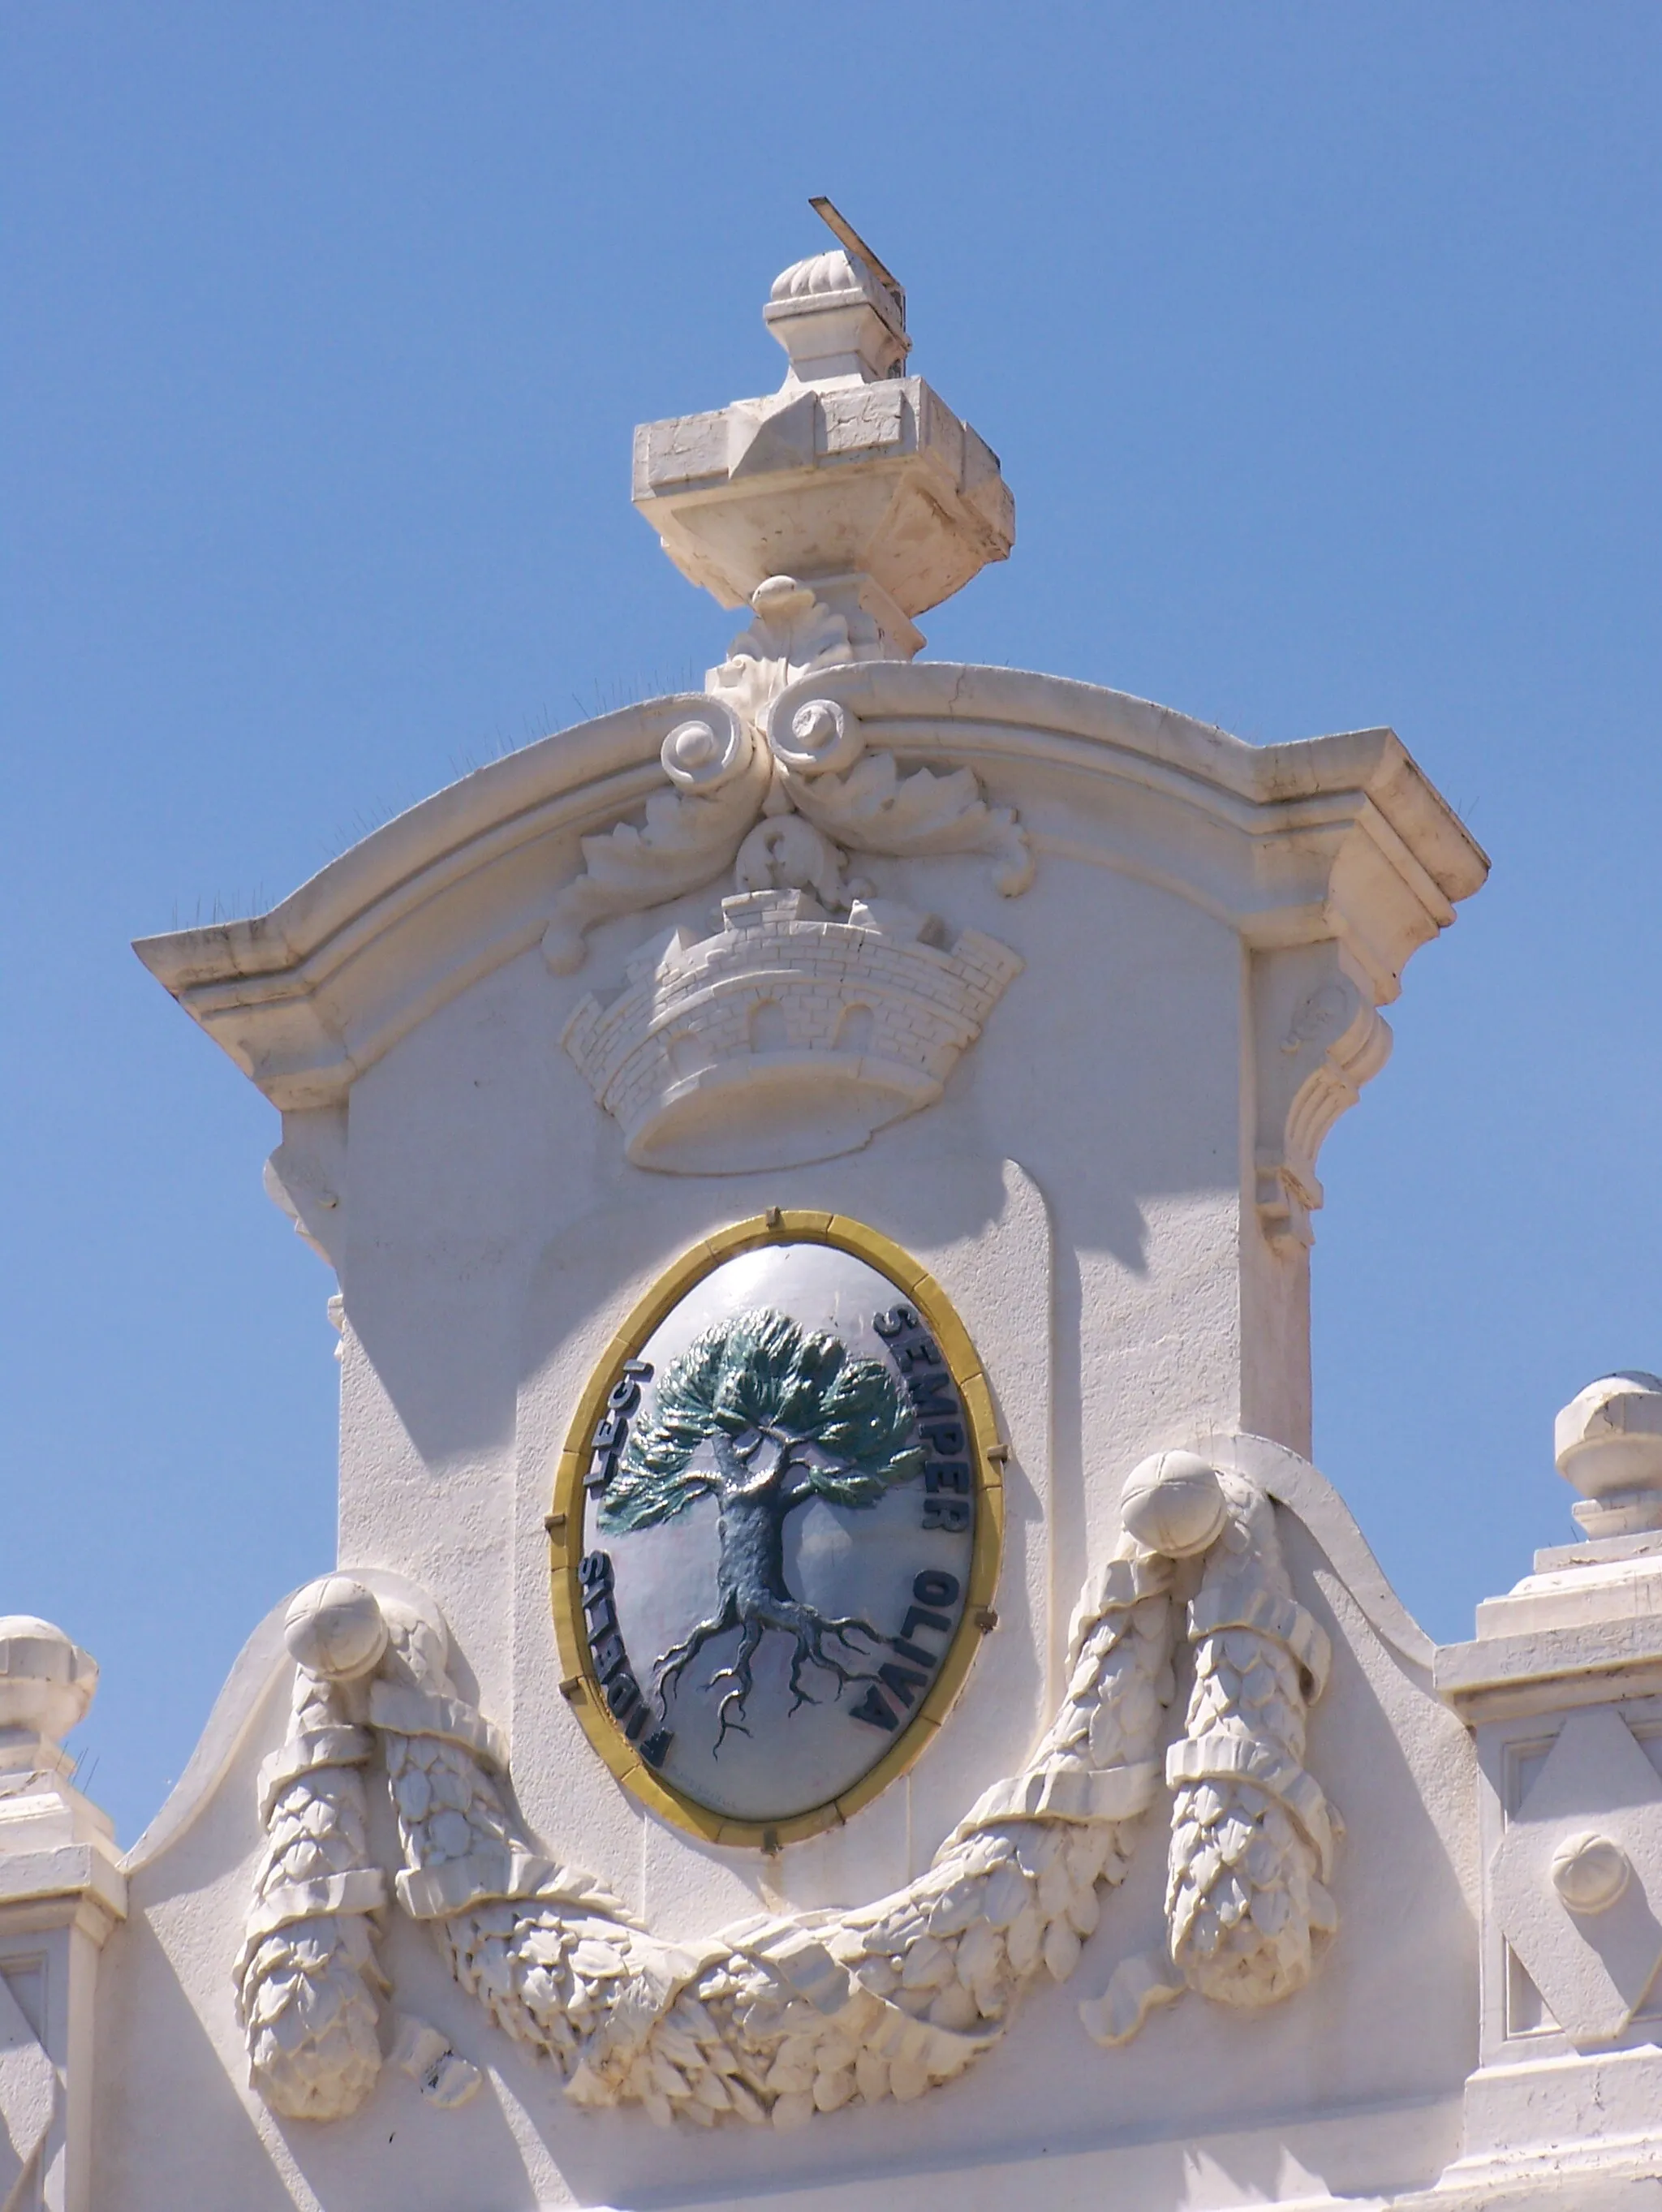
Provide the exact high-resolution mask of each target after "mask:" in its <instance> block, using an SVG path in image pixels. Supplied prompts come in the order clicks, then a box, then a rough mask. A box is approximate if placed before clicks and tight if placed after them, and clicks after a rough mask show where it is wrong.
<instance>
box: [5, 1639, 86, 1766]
mask: <svg viewBox="0 0 1662 2212" xmlns="http://www.w3.org/2000/svg"><path fill="white" fill-rule="evenodd" d="M97 1687H98V1662H97V1661H96V1660H95V1659H94V1657H93V1656H92V1655H91V1654H90V1653H89V1652H86V1651H83V1650H82V1649H81V1647H80V1645H79V1644H74V1643H71V1642H70V1638H68V1637H67V1636H65V1635H64V1632H63V1630H62V1629H61V1628H54V1627H53V1626H52V1622H51V1621H49V1620H37V1619H36V1618H35V1617H34V1615H33V1613H6V1614H4V1615H0V1751H3V1749H4V1748H5V1739H6V1738H7V1737H8V1736H13V1735H27V1736H29V1737H30V1738H32V1739H35V1740H39V1741H45V1742H46V1743H48V1744H52V1745H56V1744H58V1743H59V1742H61V1741H62V1740H63V1739H64V1736H66V1735H68V1734H69V1732H70V1729H72V1728H74V1727H75V1726H76V1723H78V1722H80V1721H82V1720H84V1719H85V1718H86V1715H87V1708H88V1706H89V1705H91V1703H92V1701H93V1692H94V1690H95V1689H96V1688H97Z"/></svg>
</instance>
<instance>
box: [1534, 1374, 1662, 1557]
mask: <svg viewBox="0 0 1662 2212" xmlns="http://www.w3.org/2000/svg"><path fill="white" fill-rule="evenodd" d="M1552 1443H1553V1456H1554V1458H1555V1462H1556V1463H1557V1468H1558V1472H1559V1473H1560V1474H1562V1476H1563V1478H1564V1480H1565V1481H1566V1482H1568V1483H1573V1484H1574V1486H1575V1488H1576V1489H1577V1490H1579V1491H1580V1492H1581V1499H1580V1504H1577V1505H1575V1506H1574V1508H1572V1510H1573V1511H1574V1516H1575V1518H1576V1520H1577V1522H1579V1523H1580V1526H1581V1528H1582V1529H1583V1530H1584V1531H1585V1532H1586V1534H1587V1535H1589V1536H1592V1537H1594V1538H1597V1537H1600V1536H1628V1535H1640V1534H1645V1533H1646V1532H1647V1531H1648V1530H1651V1529H1653V1528H1662V1377H1659V1376H1655V1375H1651V1374H1647V1373H1646V1372H1644V1371H1643V1370H1641V1369H1637V1368H1633V1369H1627V1370H1623V1371H1622V1372H1620V1373H1617V1374H1614V1375H1601V1376H1599V1378H1598V1381H1597V1382H1596V1383H1588V1385H1587V1387H1586V1389H1585V1390H1580V1391H1578V1392H1577V1393H1576V1395H1575V1396H1574V1398H1572V1399H1571V1400H1570V1401H1569V1403H1568V1406H1566V1407H1564V1409H1563V1411H1562V1413H1560V1414H1559V1415H1558V1418H1557V1419H1556V1420H1555V1422H1554V1424H1553V1436H1552Z"/></svg>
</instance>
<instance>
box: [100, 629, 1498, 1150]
mask: <svg viewBox="0 0 1662 2212" xmlns="http://www.w3.org/2000/svg"><path fill="white" fill-rule="evenodd" d="M813 696H827V697H831V698H834V699H836V700H837V701H838V702H841V703H843V705H845V706H847V707H849V708H852V709H853V710H854V711H855V713H856V714H858V715H859V716H860V718H861V720H862V722H869V723H870V725H871V730H870V737H871V739H872V741H873V742H874V744H880V745H882V746H885V747H886V748H887V749H888V750H892V751H893V752H894V753H896V754H897V755H898V756H899V757H903V758H910V759H913V760H924V761H928V760H929V759H931V758H934V759H942V760H947V761H951V762H953V763H959V762H962V763H972V764H974V765H976V766H977V768H978V769H982V770H983V772H984V773H986V774H988V775H989V776H990V778H991V780H992V783H993V785H994V786H996V785H997V783H998V781H1000V778H1001V775H1002V776H1003V777H1004V778H1005V779H1007V780H1008V778H1010V777H1021V776H1023V775H1026V776H1027V777H1031V776H1032V775H1034V774H1035V773H1036V772H1037V771H1039V770H1040V769H1044V770H1047V771H1049V772H1050V773H1051V774H1053V775H1060V777H1061V778H1062V781H1064V782H1068V783H1074V782H1075V781H1076V780H1077V779H1080V778H1084V779H1085V780H1086V781H1087V783H1088V784H1100V783H1101V782H1102V781H1104V780H1105V781H1107V782H1109V783H1110V784H1112V785H1115V786H1117V787H1119V789H1120V790H1121V791H1122V792H1125V793H1130V792H1132V791H1134V790H1140V791H1141V792H1142V793H1146V794H1149V795H1151V796H1152V798H1153V799H1154V803H1155V804H1156V805H1159V806H1162V807H1163V808H1164V809H1165V811H1166V814H1174V815H1182V816H1184V818H1187V817H1190V816H1192V817H1195V818H1196V819H1198V820H1201V821H1202V822H1203V823H1205V824H1207V825H1208V826H1210V827H1211V828H1213V829H1217V830H1221V831H1224V832H1226V833H1227V832H1233V833H1235V835H1234V836H1233V838H1232V839H1227V842H1229V843H1231V845H1232V846H1234V847H1239V848H1240V857H1239V860H1238V861H1237V862H1236V863H1234V864H1233V865H1232V868H1231V870H1230V872H1229V876H1230V880H1229V882H1228V883H1227V884H1226V885H1225V886H1224V889H1223V890H1222V891H1221V892H1220V893H1218V894H1217V895H1216V896H1213V895H1212V894H1211V893H1210V892H1208V890H1207V889H1206V888H1204V887H1201V886H1196V885H1195V884H1191V883H1189V882H1187V881H1185V880H1184V862H1183V860H1182V857H1181V855H1180V854H1179V855H1178V857H1176V858H1174V859H1173V860H1172V862H1171V867H1172V870H1173V871H1174V875H1173V883H1174V887H1175V888H1177V889H1178V890H1183V891H1184V893H1185V895H1188V896H1196V897H1197V898H1199V900H1200V902H1202V904H1207V903H1210V904H1212V905H1214V906H1215V907H1217V908H1219V910H1220V911H1223V912H1227V914H1228V915H1229V918H1230V919H1231V920H1232V921H1234V922H1235V925H1236V926H1237V927H1240V928H1241V929H1242V932H1243V934H1244V935H1245V937H1246V939H1247V941H1248V942H1249V943H1257V944H1263V945H1274V944H1276V943H1285V942H1300V941H1310V940H1311V939H1313V938H1316V937H1320V936H1332V935H1335V934H1337V933H1341V931H1346V932H1348V933H1349V934H1350V935H1351V936H1352V937H1353V938H1354V939H1355V949H1356V951H1357V957H1358V958H1359V960H1360V961H1361V964H1362V965H1363V966H1365V967H1366V968H1367V969H1368V970H1369V972H1370V975H1371V977H1372V979H1373V986H1374V995H1375V999H1376V1002H1378V1001H1379V1000H1385V999H1387V998H1389V997H1392V996H1394V995H1395V988H1396V975H1397V971H1398V970H1399V969H1400V967H1401V964H1402V961H1403V959H1404V958H1405V957H1407V953H1408V952H1409V951H1411V950H1412V949H1413V945H1415V944H1416V943H1421V942H1423V941H1424V939H1426V938H1427V937H1429V936H1432V935H1434V934H1435V933H1436V931H1437V930H1438V929H1439V928H1441V927H1446V925H1447V923H1448V922H1449V921H1451V920H1452V916H1453V908H1452V902H1453V901H1455V900H1457V899H1460V898H1464V897H1466V896H1469V895H1470V892H1472V891H1474V890H1476V889H1477V887H1478V885H1479V884H1481V883H1482V880H1483V878H1484V876H1485V874H1486V873H1487V871H1488V862H1487V860H1486V859H1485V858H1484V856H1483V854H1482V852H1481V850H1480V849H1479V848H1478V847H1477V846H1476V844H1475V842H1473V841H1472V839H1471V838H1470V836H1468V835H1467V833H1466V832H1465V830H1464V829H1463V828H1462V827H1461V825H1460V824H1459V823H1458V820H1457V819H1456V817H1455V816H1454V815H1453V813H1452V811H1451V810H1450V809H1449V808H1448V806H1447V805H1446V804H1445V802H1444V801H1443V800H1442V799H1440V796H1439V795H1438V793H1436V791H1435V790H1434V788H1433V787H1432V786H1431V785H1430V784H1429V783H1428V781H1427V780H1426V778H1425V777H1424V775H1422V773H1421V771H1420V769H1418V768H1417V767H1416V766H1415V763H1414V762H1413V760H1412V759H1411V758H1410V757H1409V754H1408V752H1407V751H1406V750H1405V749H1404V748H1403V745H1402V744H1401V743H1400V741H1399V740H1398V739H1397V738H1396V737H1395V736H1394V735H1393V734H1392V733H1391V732H1390V731H1388V730H1369V731H1361V732H1351V733H1348V734H1344V735H1340V736H1335V737H1324V738H1306V739H1302V740H1300V741H1298V742H1296V743H1293V744H1278V745H1268V746H1262V747H1261V746H1255V745H1251V744H1246V743H1245V741H1244V740H1242V739H1240V738H1233V737H1231V736H1229V735H1228V734H1227V732H1224V731H1222V730H1219V729H1215V728H1211V727H1209V726H1207V725H1204V724H1202V723H1199V722H1196V721H1192V720H1190V719H1189V718H1188V717H1187V716H1185V715H1182V714H1174V713H1172V712H1171V711H1170V710H1169V709H1167V708H1160V707H1156V706H1152V705H1150V704H1149V703H1148V702H1146V701H1143V700H1138V699H1132V698H1129V697H1126V696H1123V695H1122V694H1120V693H1117V692H1113V691H1107V690H1101V689H1099V688H1098V687H1097V686H1094V685H1092V684H1078V683H1074V682H1071V681H1069V680H1068V679H1067V678H1061V677H1054V676H1042V675H1032V674H1027V673H1025V672H1022V671H1014V670H1008V669H999V668H978V667H974V666H966V665H954V664H950V663H943V662H921V663H920V662H914V663H910V664H908V663H904V662H898V661H895V662H886V661H879V662H867V663H864V664H861V665H854V666H849V667H834V668H828V669H823V670H819V671H814V672H813V673H812V674H810V675H808V676H806V677H804V678H801V680H800V681H799V683H798V684H795V685H794V686H793V687H792V689H791V690H790V691H788V693H786V694H785V695H784V697H783V699H782V701H781V702H779V704H778V706H777V707H776V709H775V715H776V717H777V716H778V715H779V714H788V711H790V709H791V708H794V704H795V703H796V702H799V701H806V700H807V699H808V698H810V697H813ZM700 708H706V709H707V708H708V702H706V701H705V700H704V699H703V695H701V694H696V693H695V694H679V695H675V696H671V697H667V698H664V699H656V700H650V701H647V702H642V704H640V705H637V706H634V707H630V708H624V709H623V710H621V711H620V712H618V713H617V714H607V715H603V716H601V717H600V718H599V719H598V720H594V721H590V722H586V723H581V724H579V725H578V726H575V728H573V729H570V730H566V731H563V732H559V733H557V735H555V736H552V737H549V738H543V739H541V740H539V742H538V743H537V744H533V745H528V746H527V747H526V748H525V749H524V750H522V751H520V752H517V753H514V754H512V755H510V756H509V757H507V758H506V759H503V760H501V761H496V762H493V763H490V765H489V766H487V767H485V768H482V769H477V770H476V771H475V772H474V773H473V774H472V775H468V776H466V777H464V778H463V779H462V780H461V781H460V782H459V783H456V784H453V785H451V786H450V787H448V788H447V789H446V790H443V791H441V792H439V793H436V794H435V796H434V797H432V798H431V799H425V800H423V802H422V803H421V804H420V805H417V806H414V807H411V809H410V810H409V811H408V812H406V813H405V814H402V815H400V816H399V817H398V818H397V819H396V820H394V821H393V822H390V823H387V824H386V826H385V827H384V828H382V829H378V830H376V831H375V832H374V834H373V835H372V836H368V837H367V838H366V839H364V841H363V842H362V844H360V845H357V846H356V847H354V848H353V849H352V850H351V851H350V852H348V853H346V854H343V855H342V856H341V857H340V859H338V860H334V861H332V862H331V863H330V864H329V866H327V867H326V868H323V869H322V870H320V872H319V873H318V874H317V875H315V876H314V877H313V878H311V880H310V881H309V882H308V883H307V884H302V885H301V888H300V889H299V890H297V891H295V892H294V893H293V894H292V895H291V896H289V898H287V899H285V900H283V902H282V903H281V904H280V905H278V906H277V907H275V908H273V909H272V910H271V912H270V913H269V914H265V915H255V916H253V917H252V918H250V919H248V920H247V921H232V922H224V923H220V924H217V925H215V926H214V927H209V928H205V929H192V930H184V931H179V932H176V933H172V934H170V935H167V936H160V937H151V938H144V939H139V940H138V942H137V945H135V947H134V950H135V951H137V954H138V957H140V959H141V960H143V963H144V964H145V966H146V967H148V968H149V969H150V971H151V973H152V974H154V975H155V976H156V977H157V978H158V979H159V980H160V981H161V982H162V983H163V984H164V985H165V986H166V987H167V989H168V990H169V991H170V992H171V993H172V994H173V995H174V997H175V998H177V999H178V1000H179V1001H180V1005H181V1006H184V1007H185V1009H186V1012H188V1013H190V1014H191V1015H192V1018H194V1019H195V1020H196V1021H198V1023H200V1024H201V1025H202V1027H203V1028H204V1029H205V1030H207V1031H208V1032H209V1034H210V1036H212V1037H213V1038H214V1039H215V1041H216V1042H217V1043H218V1044H220V1045H221V1046H222V1048H223V1049H224V1050H225V1051H226V1052H227V1053H228V1054H229V1055H230V1056H231V1058H232V1059H233V1060H234V1061H235V1062H236V1064H237V1065H238V1066H239V1067H240V1068H241V1069H242V1070H243V1072H244V1073H245V1074H247V1075H248V1076H249V1077H250V1079H252V1080H253V1082H254V1083H255V1084H256V1085H258V1086H259V1089H260V1090H261V1091H263V1092H264V1093H265V1096H266V1097H268V1098H270V1099H271V1102H272V1103H273V1104H275V1105H277V1106H278V1107H280V1108H282V1109H283V1110H285V1111H289V1110H294V1109H307V1108H313V1107H318V1106H324V1105H329V1104H333V1103H338V1102H339V1101H340V1100H341V1099H342V1098H344V1096H345V1095H346V1093H347V1091H349V1090H350V1086H351V1084H352V1082H353V1081H354V1080H355V1079H356V1077H357V1076H358V1075H359V1074H360V1073H362V1071H363V1070H364V1069H365V1068H366V1067H368V1066H372V1065H373V1064H374V1061H375V1060H378V1059H379V1058H380V1056H381V1055H382V1054H384V1053H386V1052H387V1051H388V1050H389V1049H390V1048H391V1047H392V1046H393V1044H395V1043H396V1042H398V1041H399V1038H401V1037H402V1036H405V1035H407V1034H408V1032H409V1031H410V1030H411V1029H413V1028H414V1027H415V1026H416V1025H417V1023H419V1022H420V1021H421V1020H423V1018H425V1017H426V1016H427V1015H428V1014H429V1013H431V1012H435V1010H436V1009H437V1008H438V1007H439V1006H442V1005H444V1004H445V1003H446V1002H447V1000H449V999H451V998H453V997H454V996H455V995H456V994H458V993H459V992H460V991H461V990H462V989H464V988H465V987H466V986H467V985H468V984H469V983H471V982H472V981H476V980H478V977H479V976H481V975H485V974H488V973H490V970H491V969H494V968H496V967H498V966H500V965H501V964H502V963H503V962H504V961H506V960H508V959H511V958H512V957H514V955H515V954H517V953H518V952H521V951H524V950H526V949H527V947H529V946H530V945H533V944H535V943H536V942H537V941H538V939H539V938H540V936H541V935H542V933H543V932H544V930H545V928H546V927H547V925H548V922H549V921H550V919H551V914H552V910H553V908H554V904H555V901H556V899H557V896H558V895H559V893H560V891H561V890H562V888H563V886H564V885H565V884H566V883H567V882H569V880H570V879H571V878H572V877H574V876H575V873H576V872H577V869H578V867H579V866H580V858H579V846H578V840H579V838H580V837H581V836H582V835H583V834H584V833H586V832H590V831H593V830H594V829H597V828H600V827H603V826H605V825H606V824H607V823H614V822H617V821H618V820H620V819H622V818H623V817H625V816H627V815H629V814H630V812H631V811H633V810H635V809H636V808H638V807H639V806H640V805H642V802H643V801H644V800H645V799H647V798H648V796H650V795H651V794H652V793H654V792H655V791H658V790H661V789H662V788H664V787H665V784H664V778H663V770H662V768H661V764H660V752H661V746H662V744H663V740H664V738H665V737H666V736H667V733H668V732H669V731H670V730H671V729H672V728H673V727H674V726H675V725H676V724H677V723H678V722H679V721H681V720H685V718H687V717H688V716H689V715H691V714H697V712H698V711H699V710H700ZM995 795H996V791H995ZM1025 803H1026V802H1025V799H1024V805H1025ZM1097 811H1099V812H1100V811H1101V810H1097ZM1359 823H1361V826H1362V828H1363V829H1364V833H1365V834H1364V836H1363V837H1362V838H1361V840H1360V841H1359V840H1358V839H1357V837H1356V836H1355V834H1354V833H1355V830H1356V829H1357V827H1358V824H1359ZM1243 833H1244V835H1243ZM1081 834H1082V835H1083V836H1086V838H1087V842H1088V839H1089V836H1090V835H1091V832H1089V831H1084V832H1082V833H1081ZM1098 834H1100V832H1099V833H1098ZM1041 842H1042V841H1041ZM1364 847H1365V848H1366V854H1365V855H1364V856H1363V857H1362V858H1361V859H1359V860H1355V864H1354V866H1352V863H1351V862H1348V861H1347V860H1346V859H1345V857H1344V855H1345V854H1346V853H1351V854H1361V852H1362V848H1364ZM1288 854H1291V858H1290V859H1289V858H1288ZM1105 857H1107V856H1105ZM1348 866H1352V872H1356V873H1358V874H1359V876H1360V878H1363V879H1364V880H1362V881H1361V884H1360V887H1359V888H1357V889H1355V890H1351V891H1349V892H1347V893H1344V894H1342V895H1339V894H1338V893H1337V890H1336V879H1337V878H1338V877H1339V876H1340V875H1341V874H1342V872H1344V870H1345V869H1346V868H1347V867H1348ZM1289 869H1291V870H1292V871H1293V875H1294V877H1295V878H1296V881H1294V880H1293V879H1292V878H1288V870H1289ZM1150 872H1156V873H1157V872H1158V869H1157V868H1154V869H1151V871H1150ZM1259 877H1263V878H1264V880H1263V883H1262V884H1258V885H1257V889H1256V890H1255V889H1254V885H1255V883H1257V878H1259ZM1272 878H1273V880H1271V879H1272ZM1283 878H1288V880H1286V881H1284V880H1283ZM1381 883H1383V884H1385V885H1386V886H1387V890H1388V897H1387V899H1386V904H1387V905H1388V906H1389V908H1391V915H1390V920H1389V926H1388V927H1383V928H1376V927H1374V926H1373V908H1376V907H1377V906H1378V905H1379V896H1378V891H1377V886H1378V884H1381ZM1247 909H1251V910H1250V911H1249V910H1247ZM1348 917H1349V918H1348Z"/></svg>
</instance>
